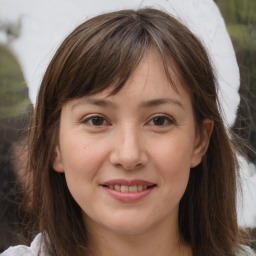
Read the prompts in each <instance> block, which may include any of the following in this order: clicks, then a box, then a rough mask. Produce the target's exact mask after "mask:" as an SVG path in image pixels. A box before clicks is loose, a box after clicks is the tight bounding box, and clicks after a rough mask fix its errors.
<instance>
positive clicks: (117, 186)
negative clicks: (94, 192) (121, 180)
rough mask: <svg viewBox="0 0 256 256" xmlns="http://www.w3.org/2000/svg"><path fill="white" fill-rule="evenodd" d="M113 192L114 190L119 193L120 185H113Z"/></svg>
mask: <svg viewBox="0 0 256 256" xmlns="http://www.w3.org/2000/svg"><path fill="white" fill-rule="evenodd" d="M110 189H111V188H110ZM114 190H116V191H121V188H120V185H115V186H114Z"/></svg>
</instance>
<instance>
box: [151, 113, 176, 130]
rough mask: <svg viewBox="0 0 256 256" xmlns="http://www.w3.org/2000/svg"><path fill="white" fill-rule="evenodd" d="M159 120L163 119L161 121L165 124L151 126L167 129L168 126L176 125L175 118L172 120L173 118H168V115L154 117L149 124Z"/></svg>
mask: <svg viewBox="0 0 256 256" xmlns="http://www.w3.org/2000/svg"><path fill="white" fill-rule="evenodd" d="M157 119H162V120H161V121H164V123H163V124H161V125H157V124H155V123H153V124H151V125H153V126H157V127H166V126H168V125H172V124H174V123H175V121H174V119H173V118H171V117H169V116H166V115H156V116H154V117H153V118H151V119H150V121H149V122H148V123H149V124H150V123H151V122H154V120H155V121H157ZM158 121H159V120H158Z"/></svg>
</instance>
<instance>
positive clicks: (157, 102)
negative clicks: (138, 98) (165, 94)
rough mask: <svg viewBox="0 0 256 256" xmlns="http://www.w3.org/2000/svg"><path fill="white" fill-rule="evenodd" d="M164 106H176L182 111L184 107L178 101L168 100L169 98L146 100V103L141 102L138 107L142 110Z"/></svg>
mask: <svg viewBox="0 0 256 256" xmlns="http://www.w3.org/2000/svg"><path fill="white" fill-rule="evenodd" d="M164 104H172V105H176V106H178V107H180V108H182V109H184V106H183V104H182V103H181V102H180V101H178V100H176V99H169V98H161V99H153V100H148V101H145V102H142V103H141V104H140V105H141V106H142V107H143V108H152V107H156V106H159V105H164Z"/></svg>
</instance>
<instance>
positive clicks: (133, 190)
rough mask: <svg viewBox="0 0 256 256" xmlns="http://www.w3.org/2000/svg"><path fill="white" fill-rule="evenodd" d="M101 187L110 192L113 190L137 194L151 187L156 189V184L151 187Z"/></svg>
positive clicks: (140, 185)
mask: <svg viewBox="0 0 256 256" xmlns="http://www.w3.org/2000/svg"><path fill="white" fill-rule="evenodd" d="M102 186H103V187H106V188H108V189H111V190H115V191H118V192H123V193H137V192H141V191H144V190H147V189H152V188H153V187H156V184H153V185H142V184H137V185H131V186H128V185H122V184H115V185H114V184H111V185H102Z"/></svg>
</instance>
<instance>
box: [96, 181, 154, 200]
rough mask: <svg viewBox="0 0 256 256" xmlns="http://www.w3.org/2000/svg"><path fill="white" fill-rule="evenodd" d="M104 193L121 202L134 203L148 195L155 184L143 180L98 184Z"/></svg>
mask: <svg viewBox="0 0 256 256" xmlns="http://www.w3.org/2000/svg"><path fill="white" fill-rule="evenodd" d="M100 185H101V186H102V187H103V188H104V189H105V191H106V192H107V193H108V194H109V195H111V196H112V197H114V198H115V199H117V200H119V201H121V202H126V203H127V202H136V201H139V200H140V199H142V198H144V197H145V196H147V195H149V194H150V193H151V192H152V190H153V189H154V188H155V187H156V184H154V183H152V182H148V181H145V180H131V181H129V180H120V179H116V180H110V181H108V182H104V183H103V184H100Z"/></svg>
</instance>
